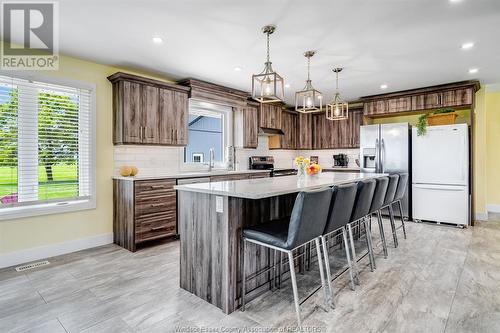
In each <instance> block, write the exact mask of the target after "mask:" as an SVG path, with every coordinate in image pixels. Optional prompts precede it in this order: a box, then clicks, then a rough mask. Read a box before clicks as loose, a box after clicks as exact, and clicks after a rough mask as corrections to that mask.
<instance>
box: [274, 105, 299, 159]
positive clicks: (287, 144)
mask: <svg viewBox="0 0 500 333" xmlns="http://www.w3.org/2000/svg"><path fill="white" fill-rule="evenodd" d="M297 118H298V114H297V112H294V111H283V112H282V113H281V130H282V131H283V133H284V134H283V135H275V136H270V137H269V148H270V149H292V150H295V149H297V120H298V119H297Z"/></svg>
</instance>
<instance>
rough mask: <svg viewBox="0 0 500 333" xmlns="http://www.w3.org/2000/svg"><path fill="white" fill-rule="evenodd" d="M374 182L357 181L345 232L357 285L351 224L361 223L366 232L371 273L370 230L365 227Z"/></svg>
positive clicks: (373, 265)
mask: <svg viewBox="0 0 500 333" xmlns="http://www.w3.org/2000/svg"><path fill="white" fill-rule="evenodd" d="M375 186H376V183H375V180H373V179H366V180H362V181H359V182H358V184H357V191H356V201H355V203H354V209H353V211H352V215H351V218H350V222H349V223H348V224H347V231H348V233H349V238H350V243H351V251H352V256H353V267H354V271H355V278H354V281H355V283H356V284H359V269H358V263H357V259H356V258H357V256H356V249H355V248H354V239H353V237H352V227H351V226H352V224H354V223H359V222H363V224H364V226H365V231H366V243H367V246H368V256H369V258H370V268H371V270H372V271H373V269H374V268H375V258H374V256H373V246H372V238H371V233H370V228H368V227H367V223H366V217H367V215H368V214H369V213H370V207H371V204H372V200H373V195H374V193H375Z"/></svg>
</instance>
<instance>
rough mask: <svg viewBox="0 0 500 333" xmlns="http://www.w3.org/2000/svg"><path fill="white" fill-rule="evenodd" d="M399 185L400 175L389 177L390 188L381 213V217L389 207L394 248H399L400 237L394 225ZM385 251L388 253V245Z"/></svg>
mask: <svg viewBox="0 0 500 333" xmlns="http://www.w3.org/2000/svg"><path fill="white" fill-rule="evenodd" d="M398 183H399V175H398V174H392V175H390V176H389V186H388V187H387V192H386V195H385V199H384V203H383V205H382V207H381V208H380V211H379V215H381V213H380V212H381V211H382V209H384V208H386V207H387V209H388V210H389V219H390V221H391V230H392V238H393V240H394V247H398V237H397V235H396V225H395V223H394V211H393V210H392V202H393V201H394V196H395V195H396V190H397V187H398ZM380 219H381V217H380ZM384 241H385V236H384ZM385 251H387V245H385Z"/></svg>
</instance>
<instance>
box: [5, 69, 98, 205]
mask: <svg viewBox="0 0 500 333" xmlns="http://www.w3.org/2000/svg"><path fill="white" fill-rule="evenodd" d="M92 107H93V103H92V90H91V89H83V88H78V87H72V86H64V85H56V84H51V83H47V82H38V81H32V80H26V79H20V78H15V77H8V76H2V75H0V214H2V212H9V211H10V210H12V208H15V209H16V210H21V209H24V208H26V209H29V208H30V207H33V206H38V207H40V206H43V205H45V206H47V205H49V206H50V205H52V206H55V205H63V204H68V203H71V202H72V201H75V202H76V201H79V202H82V201H89V200H90V199H91V195H92V194H93V188H92V187H93V158H92V156H93V155H92V154H93V152H92V151H91V150H92V149H93V145H92V142H93V141H92V140H93V138H92V136H93V130H92V115H93V113H92V112H91V111H92V110H91V109H92Z"/></svg>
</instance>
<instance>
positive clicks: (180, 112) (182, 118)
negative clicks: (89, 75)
mask: <svg viewBox="0 0 500 333" xmlns="http://www.w3.org/2000/svg"><path fill="white" fill-rule="evenodd" d="M108 80H109V81H111V83H112V84H113V125H114V126H113V143H114V144H151V145H176V146H178V145H186V144H187V118H188V92H189V88H187V87H183V86H178V85H174V84H169V83H165V82H162V81H157V80H152V79H148V78H144V77H140V76H136V75H132V74H126V73H121V72H119V73H115V74H113V75H111V76H109V77H108Z"/></svg>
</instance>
